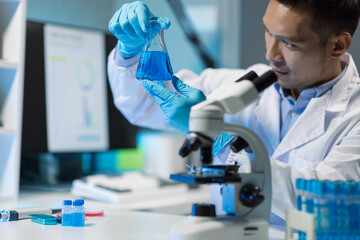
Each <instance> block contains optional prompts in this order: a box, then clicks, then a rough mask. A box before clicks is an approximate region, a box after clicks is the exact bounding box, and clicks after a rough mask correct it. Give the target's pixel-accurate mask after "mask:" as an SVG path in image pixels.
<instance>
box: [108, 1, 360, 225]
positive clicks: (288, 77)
mask: <svg viewBox="0 0 360 240" xmlns="http://www.w3.org/2000/svg"><path fill="white" fill-rule="evenodd" d="M359 5H360V4H359V1H358V0H349V1H339V0H308V1H307V0H302V1H300V0H269V4H268V7H267V10H266V13H265V15H264V17H263V22H264V26H265V42H266V48H267V52H266V58H267V60H268V61H269V65H270V67H269V66H267V65H263V64H257V65H254V66H251V67H250V68H249V69H246V70H241V69H238V70H229V69H206V70H205V71H203V72H202V73H201V75H199V76H198V75H196V74H194V73H192V72H190V71H188V70H183V71H180V72H179V73H177V74H176V75H177V77H174V79H173V81H172V85H173V86H172V85H171V83H169V82H166V83H165V87H163V86H161V85H160V84H157V83H155V82H151V81H143V82H140V81H137V80H136V79H135V77H134V76H135V72H136V68H137V61H138V59H139V56H137V55H138V54H139V53H140V51H141V47H142V46H143V45H144V39H145V38H144V36H145V35H146V33H147V32H149V31H157V30H158V29H159V28H167V27H169V22H166V21H165V22H164V24H161V25H157V26H154V25H150V24H149V23H147V21H146V19H147V17H148V16H150V15H152V13H151V12H150V11H149V10H148V8H147V6H146V5H145V4H144V3H141V2H135V3H132V4H128V5H124V6H123V7H122V8H121V9H120V10H119V11H118V12H117V13H116V14H115V15H114V17H113V18H112V20H111V21H110V25H109V27H110V31H111V32H112V33H114V35H115V36H116V37H117V38H118V39H119V42H118V45H117V47H116V49H114V50H113V52H112V53H111V54H110V55H109V63H108V73H109V78H110V85H111V88H112V91H113V94H114V101H115V104H116V105H117V107H118V108H119V109H120V111H121V112H122V113H123V114H124V115H125V116H126V117H127V118H128V119H129V121H131V122H132V123H133V124H138V125H142V126H146V127H153V128H154V127H156V128H160V129H168V128H169V126H171V127H173V128H176V129H178V130H180V131H183V132H186V131H187V129H188V118H189V111H190V108H191V106H193V105H194V104H196V103H198V102H201V101H203V100H204V99H205V97H204V95H205V96H206V95H209V94H210V93H211V92H212V91H213V90H214V89H216V88H217V87H218V86H220V85H221V84H223V83H225V82H233V81H234V80H236V79H237V78H238V77H240V76H242V75H244V74H245V73H247V72H248V71H250V70H254V71H255V72H257V74H262V73H264V72H265V71H267V70H269V69H270V68H271V69H272V70H273V71H274V72H275V73H276V74H277V76H278V81H277V83H275V84H273V85H272V86H271V87H269V88H268V89H266V90H265V91H264V92H263V94H262V95H261V97H260V99H259V100H258V101H257V102H256V103H254V104H253V105H251V106H248V107H247V108H246V109H245V110H244V111H242V112H240V113H238V114H235V115H231V116H226V119H225V121H226V122H234V123H237V124H242V125H245V126H247V127H249V128H250V129H252V130H253V131H255V133H256V134H258V135H259V136H260V138H261V139H262V140H263V142H264V143H265V146H266V147H267V150H268V152H269V155H270V161H271V168H272V169H271V170H272V184H273V198H272V212H273V213H275V214H276V215H277V216H280V217H281V218H282V219H283V218H284V217H285V209H286V208H296V206H295V204H296V201H295V197H296V193H295V180H296V179H297V178H307V179H310V178H311V179H329V180H346V179H353V180H357V181H359V180H360V107H359V106H360V88H359V87H360V85H359V84H360V79H359V75H358V72H357V69H356V66H355V64H354V62H353V60H352V57H351V56H350V55H349V54H347V53H346V52H347V50H348V49H349V47H350V44H351V42H352V36H353V34H354V31H355V29H356V28H357V24H358V21H359V14H360V6H359ZM129 43H130V44H129ZM179 79H181V80H182V81H180V80H179ZM185 83H186V84H185ZM187 84H188V85H187ZM141 85H142V86H143V87H142V86H141ZM190 86H191V87H190ZM145 90H146V91H147V92H148V93H150V95H151V96H152V98H153V99H151V97H150V95H149V94H147V93H146V91H145ZM200 90H201V91H200ZM203 93H204V95H203ZM222 140H224V143H225V144H226V143H228V142H229V138H226V136H225V137H224V138H222V137H220V138H219V139H218V142H221V141H222ZM219 145H222V143H221V144H218V145H217V146H219ZM217 152H219V151H216V153H215V154H217ZM215 154H214V155H215ZM228 155H229V150H228V148H226V149H225V150H222V151H221V152H220V153H219V154H217V155H216V159H215V162H217V163H219V162H221V163H223V164H224V163H225V162H226V161H227V160H228V162H230V161H231V159H234V158H233V157H229V159H228ZM230 155H231V154H230ZM235 159H236V158H235Z"/></svg>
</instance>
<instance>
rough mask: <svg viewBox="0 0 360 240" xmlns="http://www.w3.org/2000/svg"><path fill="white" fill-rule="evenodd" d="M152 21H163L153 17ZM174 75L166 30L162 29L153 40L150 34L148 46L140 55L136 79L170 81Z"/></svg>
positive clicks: (147, 41)
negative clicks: (165, 37)
mask: <svg viewBox="0 0 360 240" xmlns="http://www.w3.org/2000/svg"><path fill="white" fill-rule="evenodd" d="M150 21H151V22H152V23H154V22H156V21H162V20H161V18H157V17H152V18H151V19H150ZM173 75H174V73H173V70H172V67H171V63H170V58H169V54H168V52H167V49H166V46H165V41H164V30H163V29H160V30H159V31H158V32H157V33H156V35H155V37H154V38H152V39H151V34H148V37H147V40H146V45H145V47H144V50H143V51H142V52H141V55H140V61H139V65H138V68H137V71H136V75H135V76H136V78H137V79H138V80H144V79H147V80H153V81H169V80H171V79H172V77H173Z"/></svg>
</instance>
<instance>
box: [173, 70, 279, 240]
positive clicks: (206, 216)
mask: <svg viewBox="0 0 360 240" xmlns="http://www.w3.org/2000/svg"><path fill="white" fill-rule="evenodd" d="M276 80H277V77H276V74H275V73H274V72H272V71H268V72H266V73H264V74H263V75H261V76H259V77H258V76H257V74H256V73H255V72H253V71H252V72H249V73H248V74H246V75H245V76H243V77H242V78H240V79H238V80H237V81H235V82H233V83H229V84H225V85H222V86H221V87H219V88H218V89H216V90H215V91H214V92H213V93H212V94H211V95H209V96H208V97H207V99H206V100H205V101H203V102H201V103H199V104H197V105H195V106H193V107H192V108H191V111H190V120H189V132H190V133H189V134H188V137H187V139H186V140H185V142H184V144H183V146H182V147H181V149H180V152H179V153H180V155H181V156H182V157H185V156H187V155H188V154H189V153H191V152H192V151H197V150H199V149H200V162H201V167H200V166H199V167H191V168H190V169H189V171H188V172H183V173H177V174H171V175H170V179H172V180H175V181H179V182H185V183H194V184H211V183H217V184H221V195H222V202H223V204H222V205H223V210H224V212H225V213H226V214H224V215H221V216H216V211H215V205H213V204H210V203H197V204H194V205H193V209H192V214H191V216H188V217H186V218H185V219H183V220H181V221H179V222H177V223H175V224H174V225H173V226H172V227H171V229H170V239H172V240H195V239H196V240H201V239H204V240H205V239H206V240H219V239H231V240H235V239H244V240H267V239H268V222H269V218H270V211H271V169H270V160H269V156H268V152H267V150H266V147H265V145H264V143H263V142H262V140H261V139H260V138H259V137H258V136H257V135H256V134H255V133H254V132H252V131H251V130H250V129H248V128H246V127H244V126H241V125H235V124H229V123H225V122H224V114H235V113H237V112H239V111H241V110H243V109H244V108H245V107H246V106H248V105H250V104H251V103H253V102H255V101H256V100H257V99H258V95H259V93H260V92H261V91H262V90H264V89H265V88H267V87H268V86H270V85H271V84H273V83H274V82H275V81H276ZM222 132H227V133H229V134H232V135H233V136H235V137H236V140H235V141H234V142H233V143H232V145H231V149H232V150H233V151H235V152H239V151H240V150H243V149H244V150H245V149H246V151H247V152H248V153H249V154H248V155H249V156H250V160H251V161H250V163H251V164H250V165H251V171H250V172H248V173H240V172H239V171H238V170H239V165H237V164H235V165H213V164H212V161H213V157H212V147H213V143H214V140H213V139H214V138H216V137H217V136H219V135H220V134H221V133H222Z"/></svg>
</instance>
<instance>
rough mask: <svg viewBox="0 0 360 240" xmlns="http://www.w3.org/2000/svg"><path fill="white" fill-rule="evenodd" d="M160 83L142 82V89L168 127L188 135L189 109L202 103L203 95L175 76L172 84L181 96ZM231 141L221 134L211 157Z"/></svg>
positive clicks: (230, 137) (229, 136)
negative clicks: (152, 100)
mask: <svg viewBox="0 0 360 240" xmlns="http://www.w3.org/2000/svg"><path fill="white" fill-rule="evenodd" d="M160 83H161V85H160V84H157V83H155V82H153V81H149V80H143V81H142V85H143V87H144V88H145V89H146V91H148V92H149V94H150V95H151V96H152V98H153V99H154V101H155V102H156V103H157V104H159V106H160V108H161V110H162V111H163V113H164V117H165V121H166V122H167V123H168V124H169V126H171V127H172V128H175V129H177V130H179V131H181V132H183V133H188V131H189V115H190V108H191V107H192V106H194V105H196V104H198V103H200V102H202V101H204V100H205V99H206V97H205V95H204V94H203V93H202V92H201V91H200V90H199V89H197V88H193V87H190V86H189V85H186V84H185V83H183V82H182V81H181V80H180V79H179V78H177V77H176V76H174V77H173V79H172V84H173V85H174V88H175V89H176V90H177V91H178V92H179V93H181V94H182V95H180V94H178V93H174V92H172V91H170V90H169V89H167V88H165V87H164V85H163V83H162V82H160ZM232 139H233V136H231V135H230V134H227V133H222V134H221V135H220V136H219V137H217V138H215V140H214V141H215V143H214V146H213V149H212V153H213V156H216V155H217V154H218V153H219V152H220V151H221V150H222V149H223V148H224V147H225V146H226V145H228V144H229V143H230V141H231V140H232Z"/></svg>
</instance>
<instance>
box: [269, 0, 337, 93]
mask: <svg viewBox="0 0 360 240" xmlns="http://www.w3.org/2000/svg"><path fill="white" fill-rule="evenodd" d="M263 22H264V25H265V42H266V49H267V53H266V59H267V60H268V61H269V63H270V66H271V67H272V68H273V70H274V71H275V73H276V74H277V76H278V83H279V84H280V86H282V87H284V88H288V89H297V90H300V91H301V90H303V89H305V88H307V87H311V86H314V85H316V84H319V83H323V82H326V81H328V80H330V79H331V78H333V77H335V76H332V73H331V72H332V70H330V69H329V68H331V64H329V63H330V62H331V56H329V54H328V52H329V51H328V50H327V49H329V48H328V46H327V45H321V44H320V36H319V35H318V34H317V33H315V32H314V31H313V30H312V29H311V28H310V26H311V17H310V16H309V14H308V13H306V12H305V11H300V10H290V9H289V8H287V7H286V6H284V5H281V4H280V3H278V2H277V1H276V0H270V2H269V5H268V8H267V10H266V13H265V15H264V17H263Z"/></svg>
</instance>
